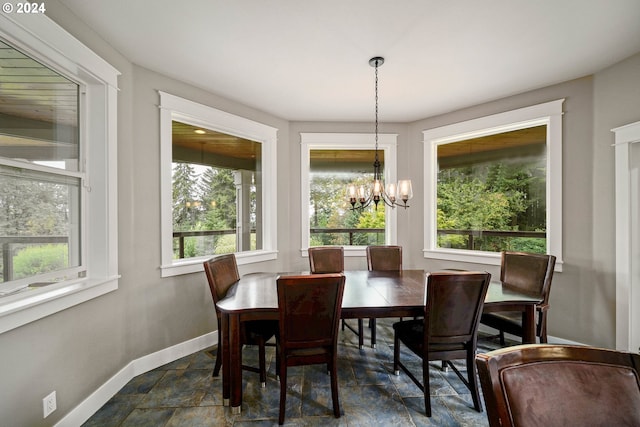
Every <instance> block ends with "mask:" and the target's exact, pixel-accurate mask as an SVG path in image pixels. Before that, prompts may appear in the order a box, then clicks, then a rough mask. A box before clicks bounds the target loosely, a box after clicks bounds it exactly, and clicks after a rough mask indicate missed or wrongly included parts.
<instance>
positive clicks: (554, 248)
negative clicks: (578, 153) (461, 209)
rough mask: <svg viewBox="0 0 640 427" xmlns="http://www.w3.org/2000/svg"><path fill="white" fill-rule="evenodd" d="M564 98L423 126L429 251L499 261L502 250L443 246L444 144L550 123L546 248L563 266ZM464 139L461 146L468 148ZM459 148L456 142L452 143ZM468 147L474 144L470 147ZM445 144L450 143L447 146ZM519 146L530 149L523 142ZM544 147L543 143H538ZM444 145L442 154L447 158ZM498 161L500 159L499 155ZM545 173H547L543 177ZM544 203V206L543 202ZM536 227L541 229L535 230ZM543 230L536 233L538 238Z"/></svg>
mask: <svg viewBox="0 0 640 427" xmlns="http://www.w3.org/2000/svg"><path fill="white" fill-rule="evenodd" d="M563 102H564V100H563V99H560V100H557V101H551V102H547V103H544V104H538V105H534V106H531V107H525V108H521V109H518V110H513V111H509V112H506V113H500V114H495V115H492V116H486V117H481V118H478V119H473V120H468V121H466V122H460V123H455V124H452V125H447V126H442V127H439V128H434V129H429V130H425V131H423V135H424V144H425V147H424V165H425V174H424V191H425V207H424V210H425V215H424V219H425V223H424V242H425V249H424V257H425V258H434V259H443V260H452V261H464V262H474V263H481V264H493V265H498V264H499V263H500V256H499V253H498V252H493V251H486V250H469V249H466V248H465V249H459V248H454V247H443V246H447V245H446V244H440V243H439V242H441V241H439V240H438V229H439V226H440V229H442V227H443V225H446V224H442V223H441V224H438V178H439V176H438V173H439V170H440V167H439V158H438V157H439V156H438V150H439V147H440V146H443V147H444V146H445V145H450V144H454V143H457V142H462V141H467V140H472V141H482V138H484V137H487V138H488V139H491V138H494V137H493V135H499V134H505V135H509V133H510V132H512V131H516V133H517V132H525V131H526V129H537V130H538V131H539V130H540V129H542V128H544V129H545V132H546V137H545V143H546V146H545V153H546V157H545V177H544V181H545V187H544V188H545V190H544V191H545V198H544V206H545V208H546V209H545V224H546V252H547V253H550V254H553V255H555V256H556V257H557V262H556V270H558V271H561V270H562V104H563ZM464 147H465V145H464V144H461V145H460V146H458V147H457V148H464ZM450 148H452V149H453V148H456V145H450ZM466 148H467V149H468V147H466ZM443 150H444V148H443ZM519 150H524V149H523V148H520V149H519ZM537 150H538V152H540V148H538V149H537ZM444 153H445V152H444V151H441V152H440V154H441V156H440V157H442V160H443V162H444V163H443V164H445V165H446V161H445V159H444V157H445V156H444ZM494 162H495V163H496V164H499V163H500V162H499V161H497V160H494ZM539 178H541V177H539ZM540 207H541V206H539V208H540ZM533 233H536V232H533ZM537 236H538V235H537V234H533V237H534V238H537Z"/></svg>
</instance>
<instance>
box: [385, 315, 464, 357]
mask: <svg viewBox="0 0 640 427" xmlns="http://www.w3.org/2000/svg"><path fill="white" fill-rule="evenodd" d="M393 329H394V330H395V332H396V333H397V334H398V338H399V339H400V340H401V341H402V342H403V344H405V345H406V346H407V347H408V348H409V349H410V350H412V351H413V352H417V353H419V354H422V353H424V352H423V351H422V349H423V347H424V319H413V320H404V321H402V322H396V323H394V324H393ZM466 348H467V347H466V346H465V344H464V343H455V342H454V343H438V342H430V343H429V353H438V352H442V351H446V352H451V351H456V350H462V351H464V350H466Z"/></svg>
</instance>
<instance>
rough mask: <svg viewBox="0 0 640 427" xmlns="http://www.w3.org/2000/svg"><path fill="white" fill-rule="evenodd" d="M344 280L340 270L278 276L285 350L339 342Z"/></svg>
mask: <svg viewBox="0 0 640 427" xmlns="http://www.w3.org/2000/svg"><path fill="white" fill-rule="evenodd" d="M344 283H345V277H344V275H343V274H340V273H337V274H311V275H299V276H280V277H278V280H277V287H278V308H279V312H280V337H279V340H280V345H282V346H283V348H284V349H285V350H287V349H291V348H317V347H327V346H334V347H335V346H336V345H337V335H338V325H339V320H340V313H341V310H342V296H343V294H344Z"/></svg>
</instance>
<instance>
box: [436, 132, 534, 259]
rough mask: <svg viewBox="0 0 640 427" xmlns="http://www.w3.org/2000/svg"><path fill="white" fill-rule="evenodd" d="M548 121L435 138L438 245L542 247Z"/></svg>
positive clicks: (495, 248) (526, 249) (474, 248)
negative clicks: (488, 132)
mask: <svg viewBox="0 0 640 427" xmlns="http://www.w3.org/2000/svg"><path fill="white" fill-rule="evenodd" d="M546 135H547V126H546V125H539V126H533V127H528V128H523V129H517V130H511V131H507V132H502V133H497V134H492V135H486V136H481V137H476V138H471V139H465V140H461V141H456V142H449V143H444V144H438V146H437V159H438V183H437V202H436V203H437V206H436V212H437V226H438V237H437V241H436V242H437V245H436V247H437V248H454V249H467V250H472V251H488V252H500V251H503V250H511V251H524V252H533V253H546V250H547V245H546V228H547V227H546V176H547V173H546V164H547V152H546V144H547V141H546Z"/></svg>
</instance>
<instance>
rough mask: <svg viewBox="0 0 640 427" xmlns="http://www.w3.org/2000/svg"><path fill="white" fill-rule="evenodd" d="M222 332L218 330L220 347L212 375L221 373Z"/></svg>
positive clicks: (217, 350) (215, 375)
mask: <svg viewBox="0 0 640 427" xmlns="http://www.w3.org/2000/svg"><path fill="white" fill-rule="evenodd" d="M220 335H221V333H220V331H218V348H217V349H216V366H215V367H214V368H213V374H212V375H211V376H212V377H217V376H218V375H220V367H222V338H221V336H220Z"/></svg>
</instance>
